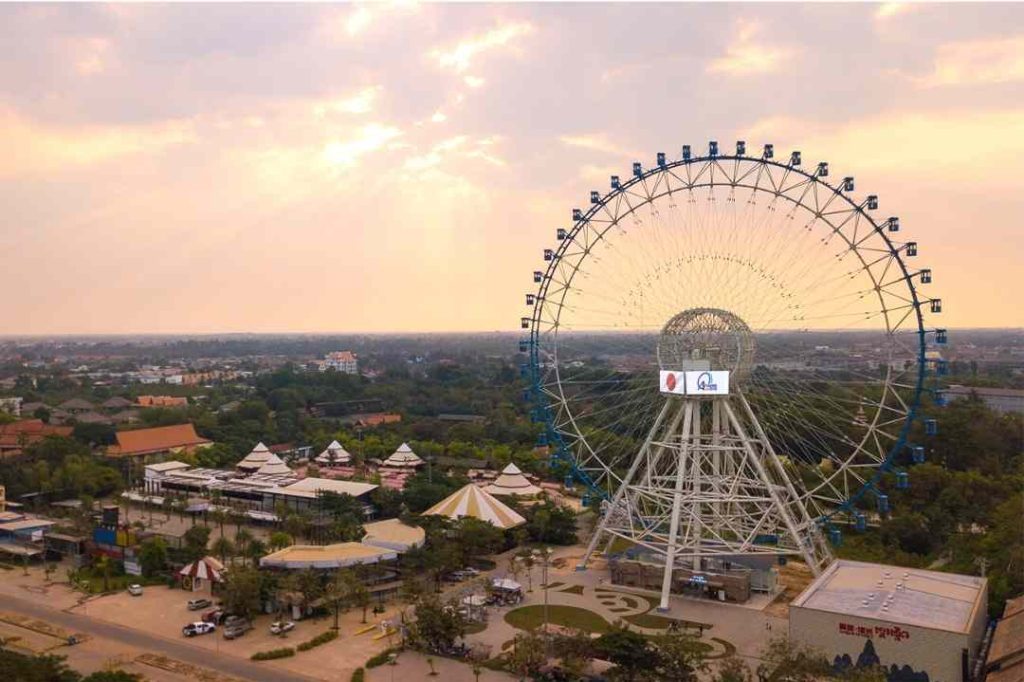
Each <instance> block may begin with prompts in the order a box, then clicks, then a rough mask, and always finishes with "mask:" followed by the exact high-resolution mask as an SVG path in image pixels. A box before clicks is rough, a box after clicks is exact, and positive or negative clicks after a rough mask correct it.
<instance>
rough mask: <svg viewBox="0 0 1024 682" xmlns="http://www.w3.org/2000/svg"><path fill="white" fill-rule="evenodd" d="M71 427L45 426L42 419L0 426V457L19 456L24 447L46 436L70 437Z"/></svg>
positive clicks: (24, 420) (25, 420)
mask: <svg viewBox="0 0 1024 682" xmlns="http://www.w3.org/2000/svg"><path fill="white" fill-rule="evenodd" d="M71 430H72V427H70V426H54V425H52V424H46V423H44V422H43V420H42V419H22V420H20V421H16V422H11V423H10V424H0V457H13V456H14V455H19V454H21V451H22V449H23V448H24V447H25V446H26V445H32V444H33V443H38V442H39V441H41V440H43V439H44V438H46V437H47V436H62V437H64V438H68V437H69V436H71Z"/></svg>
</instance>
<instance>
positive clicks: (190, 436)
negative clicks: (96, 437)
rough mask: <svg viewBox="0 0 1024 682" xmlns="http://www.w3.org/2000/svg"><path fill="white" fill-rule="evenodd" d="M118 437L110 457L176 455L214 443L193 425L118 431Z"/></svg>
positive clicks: (109, 449)
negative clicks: (197, 431)
mask: <svg viewBox="0 0 1024 682" xmlns="http://www.w3.org/2000/svg"><path fill="white" fill-rule="evenodd" d="M116 435H117V444H116V445H111V446H110V447H108V448H107V455H109V456H110V457H118V458H120V457H143V456H146V455H159V454H175V453H179V452H192V451H194V450H197V449H199V448H203V447H206V446H208V445H213V441H211V440H207V439H206V438H202V437H200V436H199V434H197V433H196V429H195V427H194V426H192V424H177V425H175V426H158V427H155V428H152V429H134V430H132V431H118V432H117V434H116Z"/></svg>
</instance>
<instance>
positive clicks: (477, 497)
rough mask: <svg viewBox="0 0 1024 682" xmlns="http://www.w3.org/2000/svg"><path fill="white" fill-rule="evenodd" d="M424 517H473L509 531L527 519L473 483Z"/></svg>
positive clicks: (439, 504)
mask: <svg viewBox="0 0 1024 682" xmlns="http://www.w3.org/2000/svg"><path fill="white" fill-rule="evenodd" d="M423 515H424V516H447V517H448V518H450V519H460V518H462V517H464V516H472V517H473V518H475V519H480V520H481V521H487V522H488V523H491V524H493V525H494V526H497V527H498V528H501V529H502V530H508V529H509V528H515V527H516V526H521V525H522V524H524V523H526V519H524V518H523V517H522V516H520V515H519V514H517V513H516V512H515V511H513V510H512V509H510V508H509V507H508V506H507V505H506V504H505V503H504V502H501V501H500V500H498V499H497V498H495V497H494V496H493V495H491V494H490V493H489V492H487V491H486V490H483V489H482V488H478V487H476V486H475V485H473V484H472V483H470V484H469V485H467V486H465V487H463V488H461V489H459V490H457V491H455V492H454V493H452V494H451V495H449V496H448V497H446V498H445V499H443V500H441V501H440V502H438V503H437V504H435V505H434V506H433V507H431V508H430V509H428V510H427V511H425V512H423Z"/></svg>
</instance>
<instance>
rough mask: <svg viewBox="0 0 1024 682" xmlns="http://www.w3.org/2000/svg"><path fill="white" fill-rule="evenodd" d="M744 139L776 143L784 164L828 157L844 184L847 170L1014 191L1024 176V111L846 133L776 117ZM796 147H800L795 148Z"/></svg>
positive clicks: (891, 117) (880, 123)
mask: <svg viewBox="0 0 1024 682" xmlns="http://www.w3.org/2000/svg"><path fill="white" fill-rule="evenodd" d="M744 134H745V136H746V139H747V140H748V144H752V143H751V142H750V141H751V140H759V141H760V142H774V143H776V146H775V149H776V152H775V154H776V156H777V157H783V158H784V157H785V156H788V151H784V150H786V149H801V150H802V151H803V152H804V164H805V165H808V166H810V165H811V163H812V162H813V161H814V159H815V158H817V157H816V155H817V154H825V153H828V155H829V158H828V159H827V160H828V161H830V162H833V163H831V165H832V167H833V169H834V174H835V175H836V176H837V177H842V176H841V174H842V173H844V172H846V171H843V170H841V169H842V168H847V169H849V170H859V171H874V172H878V173H882V174H889V175H892V174H896V175H898V176H899V177H900V178H903V179H902V180H901V182H903V181H905V179H906V178H907V177H909V176H913V177H915V178H918V179H925V180H936V179H949V180H955V181H956V182H957V183H958V184H959V183H962V182H964V181H965V180H966V179H967V178H976V179H977V180H978V181H979V182H984V183H988V184H989V185H990V186H994V185H996V184H1000V183H1013V182H1014V181H1015V178H1017V177H1019V176H1020V172H1021V171H1024V167H1022V163H1021V161H1020V159H1021V158H1024V111H1021V110H1019V109H998V110H966V111H965V110H953V111H917V112H904V113H901V112H893V113H887V114H882V115H878V116H873V117H870V118H864V119H861V120H856V121H851V122H849V123H846V124H840V125H833V124H830V123H823V122H821V121H815V120H812V119H804V118H790V117H776V118H768V119H764V120H762V121H760V122H758V123H756V124H755V125H754V126H752V127H750V128H749V129H748V130H746V131H744ZM760 142H759V143H760ZM794 144H799V145H800V146H798V147H790V146H788V145H794ZM865 150H870V153H865ZM992 168H1000V169H1002V171H1003V172H1001V173H992V172H991V169H992Z"/></svg>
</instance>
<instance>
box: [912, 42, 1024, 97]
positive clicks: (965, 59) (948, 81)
mask: <svg viewBox="0 0 1024 682" xmlns="http://www.w3.org/2000/svg"><path fill="white" fill-rule="evenodd" d="M1020 80H1024V36H1015V37H1013V38H997V39H990V40H967V41H960V42H952V43H946V44H944V45H940V46H939V48H938V50H936V53H935V64H934V67H933V70H932V73H930V74H928V75H927V76H924V77H921V78H915V79H914V81H915V82H916V83H917V85H918V86H920V87H923V88H934V87H941V86H946V85H975V84H983V83H1009V82H1013V81H1020Z"/></svg>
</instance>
